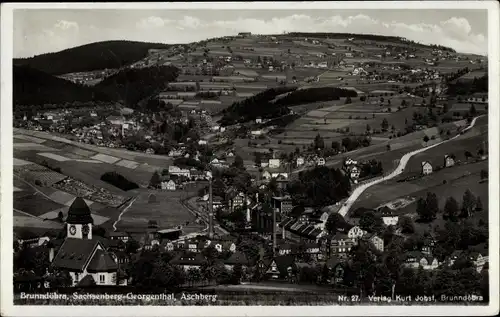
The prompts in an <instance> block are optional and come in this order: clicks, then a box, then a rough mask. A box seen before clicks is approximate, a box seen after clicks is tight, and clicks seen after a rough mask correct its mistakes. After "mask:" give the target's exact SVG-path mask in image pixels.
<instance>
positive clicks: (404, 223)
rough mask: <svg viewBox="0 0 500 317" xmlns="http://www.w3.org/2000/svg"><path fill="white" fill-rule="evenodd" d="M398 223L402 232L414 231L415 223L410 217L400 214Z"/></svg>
mask: <svg viewBox="0 0 500 317" xmlns="http://www.w3.org/2000/svg"><path fill="white" fill-rule="evenodd" d="M398 224H399V226H400V227H401V232H402V233H405V234H408V233H414V232H415V225H414V223H413V220H411V218H410V217H408V216H402V217H401V218H399V222H398Z"/></svg>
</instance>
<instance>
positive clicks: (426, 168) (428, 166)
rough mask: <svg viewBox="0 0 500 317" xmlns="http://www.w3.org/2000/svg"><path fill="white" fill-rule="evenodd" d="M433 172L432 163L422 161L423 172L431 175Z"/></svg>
mask: <svg viewBox="0 0 500 317" xmlns="http://www.w3.org/2000/svg"><path fill="white" fill-rule="evenodd" d="M431 173H432V165H431V163H429V162H428V161H424V162H422V174H423V175H429V174H431Z"/></svg>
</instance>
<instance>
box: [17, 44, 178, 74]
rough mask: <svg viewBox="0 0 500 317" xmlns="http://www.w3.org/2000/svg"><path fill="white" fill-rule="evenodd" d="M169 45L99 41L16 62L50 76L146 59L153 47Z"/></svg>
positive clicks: (109, 67)
mask: <svg viewBox="0 0 500 317" xmlns="http://www.w3.org/2000/svg"><path fill="white" fill-rule="evenodd" d="M168 47H169V45H167V44H156V43H144V42H133V41H106V42H97V43H91V44H87V45H82V46H78V47H74V48H70V49H67V50H63V51H60V52H55V53H47V54H42V55H38V56H34V57H30V58H18V59H14V65H17V66H21V65H24V66H29V67H31V68H34V69H38V70H40V71H43V72H45V73H47V74H51V75H61V74H67V73H74V72H85V71H93V70H100V69H106V68H107V69H114V68H121V67H122V66H124V65H127V64H130V63H133V62H136V61H138V60H141V59H143V58H145V57H146V56H147V54H148V50H150V49H166V48H168Z"/></svg>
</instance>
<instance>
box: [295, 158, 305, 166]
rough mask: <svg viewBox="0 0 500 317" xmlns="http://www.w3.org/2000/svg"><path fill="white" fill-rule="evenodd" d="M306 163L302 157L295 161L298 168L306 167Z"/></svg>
mask: <svg viewBox="0 0 500 317" xmlns="http://www.w3.org/2000/svg"><path fill="white" fill-rule="evenodd" d="M304 163H305V160H304V158H303V157H302V156H299V157H297V159H296V161H295V165H296V166H297V167H300V166H302V165H304Z"/></svg>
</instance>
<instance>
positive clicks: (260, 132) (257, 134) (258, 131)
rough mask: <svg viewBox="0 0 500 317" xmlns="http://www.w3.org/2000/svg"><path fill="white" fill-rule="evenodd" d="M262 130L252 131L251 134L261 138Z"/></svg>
mask: <svg viewBox="0 0 500 317" xmlns="http://www.w3.org/2000/svg"><path fill="white" fill-rule="evenodd" d="M262 133H263V132H262V130H252V131H250V134H251V135H253V136H259V135H262Z"/></svg>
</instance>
